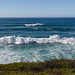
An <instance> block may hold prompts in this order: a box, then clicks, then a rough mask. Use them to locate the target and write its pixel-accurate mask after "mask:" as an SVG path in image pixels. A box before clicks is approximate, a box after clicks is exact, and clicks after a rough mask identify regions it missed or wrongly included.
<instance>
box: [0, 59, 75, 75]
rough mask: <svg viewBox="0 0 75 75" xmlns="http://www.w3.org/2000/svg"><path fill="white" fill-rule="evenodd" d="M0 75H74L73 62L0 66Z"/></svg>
mask: <svg viewBox="0 0 75 75" xmlns="http://www.w3.org/2000/svg"><path fill="white" fill-rule="evenodd" d="M0 75H75V60H68V59H60V60H57V59H54V60H51V61H44V62H37V63H35V62H32V63H30V62H20V63H11V64H0Z"/></svg>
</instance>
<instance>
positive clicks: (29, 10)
mask: <svg viewBox="0 0 75 75" xmlns="http://www.w3.org/2000/svg"><path fill="white" fill-rule="evenodd" d="M0 17H75V0H0Z"/></svg>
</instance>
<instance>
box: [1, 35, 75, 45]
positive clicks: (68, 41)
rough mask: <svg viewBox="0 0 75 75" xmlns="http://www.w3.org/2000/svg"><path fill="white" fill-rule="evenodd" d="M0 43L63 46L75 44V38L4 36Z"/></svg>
mask: <svg viewBox="0 0 75 75" xmlns="http://www.w3.org/2000/svg"><path fill="white" fill-rule="evenodd" d="M0 43H3V44H4V43H9V44H10V43H13V44H28V43H63V44H75V38H73V37H71V38H66V37H64V38H60V36H59V35H53V36H51V35H50V37H49V38H31V37H19V36H18V37H15V36H4V37H1V38H0Z"/></svg>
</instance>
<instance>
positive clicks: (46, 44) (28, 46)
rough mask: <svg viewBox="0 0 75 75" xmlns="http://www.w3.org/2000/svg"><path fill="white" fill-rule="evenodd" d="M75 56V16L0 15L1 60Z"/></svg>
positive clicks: (49, 58)
mask: <svg viewBox="0 0 75 75" xmlns="http://www.w3.org/2000/svg"><path fill="white" fill-rule="evenodd" d="M61 58H63V59H66V58H67V59H75V18H0V63H1V64H7V63H13V62H38V61H45V60H51V59H61Z"/></svg>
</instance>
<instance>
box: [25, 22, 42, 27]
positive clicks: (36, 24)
mask: <svg viewBox="0 0 75 75" xmlns="http://www.w3.org/2000/svg"><path fill="white" fill-rule="evenodd" d="M38 25H43V24H42V23H35V24H25V26H27V27H29V26H38Z"/></svg>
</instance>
